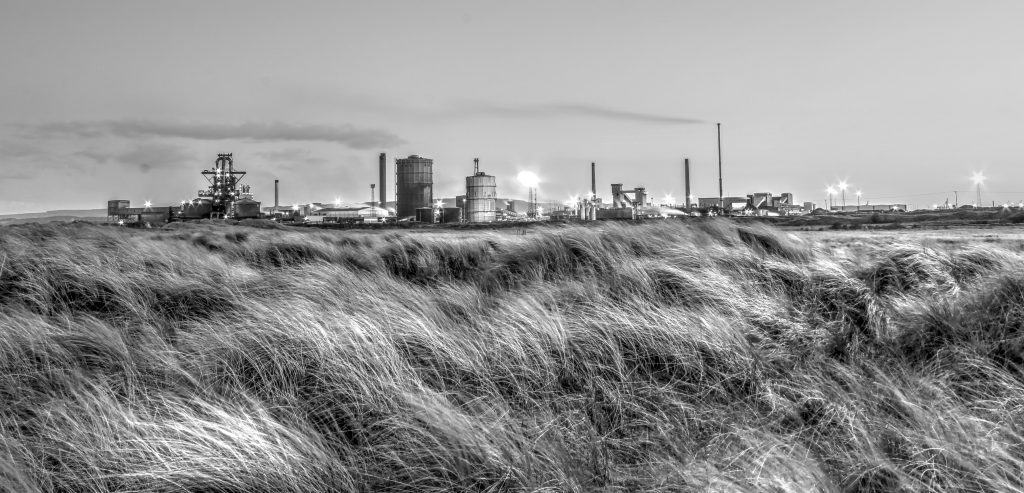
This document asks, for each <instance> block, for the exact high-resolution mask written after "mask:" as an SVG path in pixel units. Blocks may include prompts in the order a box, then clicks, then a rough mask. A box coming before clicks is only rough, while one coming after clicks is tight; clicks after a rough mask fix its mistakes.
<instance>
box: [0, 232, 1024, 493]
mask: <svg viewBox="0 0 1024 493" xmlns="http://www.w3.org/2000/svg"><path fill="white" fill-rule="evenodd" d="M0 259H2V260H0V490H10V491H76V492H77V491H94V492H105V491H196V492H199V491H218V492H236V491H237V492H242V491H296V492H299V491H594V490H601V491H689V490H698V491H707V490H712V491H720V490H727V491H733V490H741V491H978V492H982V491H1024V479H1022V478H1024V438H1022V433H1024V372H1022V368H1024V366H1022V365H1024V332H1022V330H1024V329H1022V326H1024V270H1022V266H1024V256H1021V254H1019V253H1014V252H1011V251H1008V250H1002V249H1000V248H998V247H996V246H991V245H989V246H985V247H982V246H970V247H968V248H961V249H955V250H936V249H934V248H928V247H924V246H922V245H920V244H913V243H906V244H897V245H888V246H886V247H885V248H876V249H872V250H869V251H867V252H866V253H865V254H863V255H860V256H857V257H855V258H850V257H837V256H833V255H830V254H829V252H828V250H825V249H821V248H819V247H817V246H815V245H812V244H810V243H807V242H805V241H803V240H801V239H800V238H798V237H796V236H793V235H788V234H785V233H781V232H778V231H776V230H773V229H770V228H768V227H765V226H760V225H756V224H752V225H737V224H734V223H731V222H727V221H706V222H703V221H702V222H692V223H682V222H662V223H656V224H647V225H619V224H600V225H595V226H586V227H548V228H536V229H526V230H506V231H407V232H395V231H378V232H373V231H366V232H354V231H349V232H322V231H320V232H318V231H297V230H289V229H263V228H252V227H242V226H238V227H215V226H211V225H178V226H176V227H175V228H173V229H166V230H158V231H129V230H123V229H117V228H110V227H101V226H94V225H85V224H71V225H45V226H35V225H28V226H16V227H9V228H5V229H4V230H3V234H2V236H0Z"/></svg>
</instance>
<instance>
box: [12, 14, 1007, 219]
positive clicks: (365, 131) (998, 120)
mask: <svg viewBox="0 0 1024 493" xmlns="http://www.w3.org/2000/svg"><path fill="white" fill-rule="evenodd" d="M1022 14H1024V4H1020V3H1019V2H1012V1H988V2H982V3H975V4H970V5H968V4H967V3H964V2H946V1H917V0H914V1H904V2H882V1H867V2H856V3H853V2H850V3H845V4H837V3H822V2H814V1H783V2H771V3H768V2H753V1H738V0H737V1H726V2H670V1H650V2H637V3H629V4H627V3H624V2H612V1H586V2H583V1H564V2H539V1H536V2H535V1H526V2H515V3H508V4H503V3H482V2H469V1H445V2H430V3H425V2H413V1H396V2H327V1H307V2H297V3H288V4H283V3H271V2H242V1H224V2H216V3H207V2H191V1H187V2H145V3H142V2H130V1H112V0H98V1H94V2H88V3H81V2H56V1H14V2H5V3H4V5H3V6H2V7H0V67H2V68H3V70H4V74H5V76H4V77H3V78H0V107H3V108H4V111H3V112H2V113H0V194H2V195H0V213H18V212H34V211H42V210H51V209H85V208H90V209H95V208H100V207H102V206H103V205H104V204H105V203H106V201H107V200H108V199H115V198H125V199H131V200H133V201H136V202H140V203H141V202H142V201H144V200H148V201H152V202H153V203H155V204H175V203H178V202H179V201H181V200H187V199H190V198H191V197H193V196H195V193H196V190H197V189H198V188H201V187H203V186H205V184H204V183H203V182H202V181H201V177H197V173H196V170H197V169H200V168H205V167H209V166H210V164H211V159H210V156H216V155H218V154H219V153H233V156H234V159H235V161H236V163H237V164H238V165H239V166H241V167H243V168H244V169H245V170H246V171H247V173H248V174H247V175H246V179H245V183H246V184H247V185H249V186H251V187H252V192H253V194H254V195H255V197H256V198H257V200H260V201H262V202H263V203H264V204H267V203H270V202H272V198H273V186H274V180H275V179H278V180H280V185H281V197H280V200H281V202H282V203H293V202H302V203H307V202H313V201H330V200H333V199H335V198H336V197H341V198H343V199H344V200H346V201H350V202H364V201H367V200H369V199H370V190H369V186H370V184H373V183H377V182H378V181H379V178H378V156H379V154H380V153H382V152H384V153H387V155H388V156H389V159H393V158H400V157H405V156H409V155H413V154H418V155H422V156H426V157H429V158H431V159H433V162H434V171H433V173H434V176H433V180H434V195H435V196H436V197H438V198H440V197H454V196H456V195H459V194H461V193H464V191H465V185H466V183H465V180H466V177H467V176H468V175H471V174H473V169H474V163H473V159H474V158H477V157H478V158H480V167H481V168H482V169H486V170H487V172H488V173H489V174H491V175H494V177H495V179H496V187H497V191H498V192H497V193H498V194H499V195H500V196H501V197H510V198H526V197H527V194H528V191H527V188H526V187H524V186H522V185H521V184H520V183H519V181H518V180H517V179H516V177H517V175H518V174H519V173H520V172H522V171H532V172H534V173H536V174H537V175H538V176H539V178H540V183H539V184H538V195H539V199H540V200H542V201H560V200H564V199H566V198H567V197H569V196H571V195H574V194H581V193H586V192H587V191H588V190H589V188H590V163H591V162H596V163H597V169H598V172H597V187H596V188H597V190H598V193H599V194H600V195H604V196H605V198H606V199H608V198H610V197H609V195H610V194H609V190H610V186H611V184H613V183H621V184H624V185H625V186H626V187H627V188H629V187H638V186H643V187H646V189H647V191H648V193H649V194H650V195H651V196H653V197H661V196H662V195H664V194H672V195H673V196H675V197H677V198H679V199H680V202H681V201H682V198H683V196H684V192H683V170H682V160H683V158H689V159H690V163H691V174H692V176H691V179H692V193H693V195H695V196H699V197H711V196H718V194H719V192H718V172H717V165H718V161H717V147H716V145H717V143H716V128H715V124H716V123H718V122H721V124H722V157H723V175H724V176H723V181H724V184H723V187H724V190H723V194H724V195H725V196H742V195H746V194H750V193H757V192H772V193H775V194H781V193H792V194H793V195H794V196H795V200H797V201H800V202H805V201H809V202H815V203H817V204H824V203H825V202H826V201H827V197H828V195H829V194H828V192H827V188H828V187H833V188H834V190H835V191H836V192H837V193H838V192H839V189H838V186H839V184H840V183H841V182H845V183H846V184H847V189H846V190H845V192H846V194H847V197H846V199H847V204H848V205H852V204H854V201H853V198H854V195H853V194H854V193H855V192H856V191H858V190H859V191H861V192H862V197H861V198H862V200H864V201H865V202H872V203H876V202H887V203H906V204H911V205H912V206H913V207H926V206H929V205H931V204H934V203H943V201H944V200H945V199H947V198H948V199H949V200H950V202H953V201H954V200H958V201H959V203H961V204H963V203H971V202H973V201H975V200H976V197H977V192H979V191H980V193H981V196H982V202H983V203H985V204H988V203H989V202H996V203H1003V202H1007V201H1011V202H1014V203H1016V202H1018V201H1020V200H1022V199H1024V185H1021V184H1020V183H1021V178H1022V177H1024V170H1022V168H1021V166H1020V160H1021V158H1022V157H1024V139H1021V138H1020V137H1019V135H1020V134H1021V130H1022V125H1024V121H1022V115H1024V91H1020V87H1024V65H1021V64H1020V63H1019V62H1018V58H1019V55H1018V51H1019V48H1018V47H1019V46H1024V32H1022V31H1021V30H1020V29H1018V28H1017V26H1016V25H1015V24H1016V19H1019V18H1020V17H1021V15H1022ZM976 173H983V175H984V177H986V180H985V181H984V182H983V183H982V185H981V187H980V188H978V187H977V184H976V181H972V177H976ZM378 192H379V191H378ZM957 192H958V193H957ZM387 193H388V194H392V193H393V190H388V191H387ZM835 205H839V204H838V200H837V201H836V203H835Z"/></svg>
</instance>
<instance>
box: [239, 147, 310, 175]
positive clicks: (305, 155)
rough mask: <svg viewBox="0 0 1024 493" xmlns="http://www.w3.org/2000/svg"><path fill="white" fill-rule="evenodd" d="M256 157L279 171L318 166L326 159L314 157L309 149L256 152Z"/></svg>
mask: <svg viewBox="0 0 1024 493" xmlns="http://www.w3.org/2000/svg"><path fill="white" fill-rule="evenodd" d="M256 155H257V156H259V157H261V158H263V159H265V160H267V161H268V162H271V163H274V165H275V166H276V167H278V168H281V169H289V170H290V169H299V168H302V167H309V166H314V167H315V166H320V165H323V164H326V163H327V159H324V158H322V157H320V156H317V155H314V154H313V153H312V152H311V151H310V150H309V149H297V148H287V149H276V150H271V151H263V152H257V153H256Z"/></svg>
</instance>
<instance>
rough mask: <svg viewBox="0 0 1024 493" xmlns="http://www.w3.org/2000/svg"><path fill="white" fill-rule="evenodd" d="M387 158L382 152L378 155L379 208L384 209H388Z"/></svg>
mask: <svg viewBox="0 0 1024 493" xmlns="http://www.w3.org/2000/svg"><path fill="white" fill-rule="evenodd" d="M387 175H388V158H387V156H386V155H385V154H384V153H383V152H382V153H380V206H381V207H382V208H384V209H387V208H388V182H387V179H388V176H387Z"/></svg>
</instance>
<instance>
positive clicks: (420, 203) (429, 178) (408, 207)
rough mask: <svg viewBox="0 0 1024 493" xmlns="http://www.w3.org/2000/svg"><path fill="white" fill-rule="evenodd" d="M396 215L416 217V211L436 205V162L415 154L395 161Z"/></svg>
mask: <svg viewBox="0 0 1024 493" xmlns="http://www.w3.org/2000/svg"><path fill="white" fill-rule="evenodd" d="M395 200H396V201H397V204H396V206H395V215H397V216H398V217H399V218H405V217H415V216H416V209H421V208H425V207H426V208H430V207H433V205H434V161H433V160H432V159H428V158H425V157H420V156H418V155H416V154H413V155H411V156H409V157H407V158H399V159H395Z"/></svg>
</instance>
